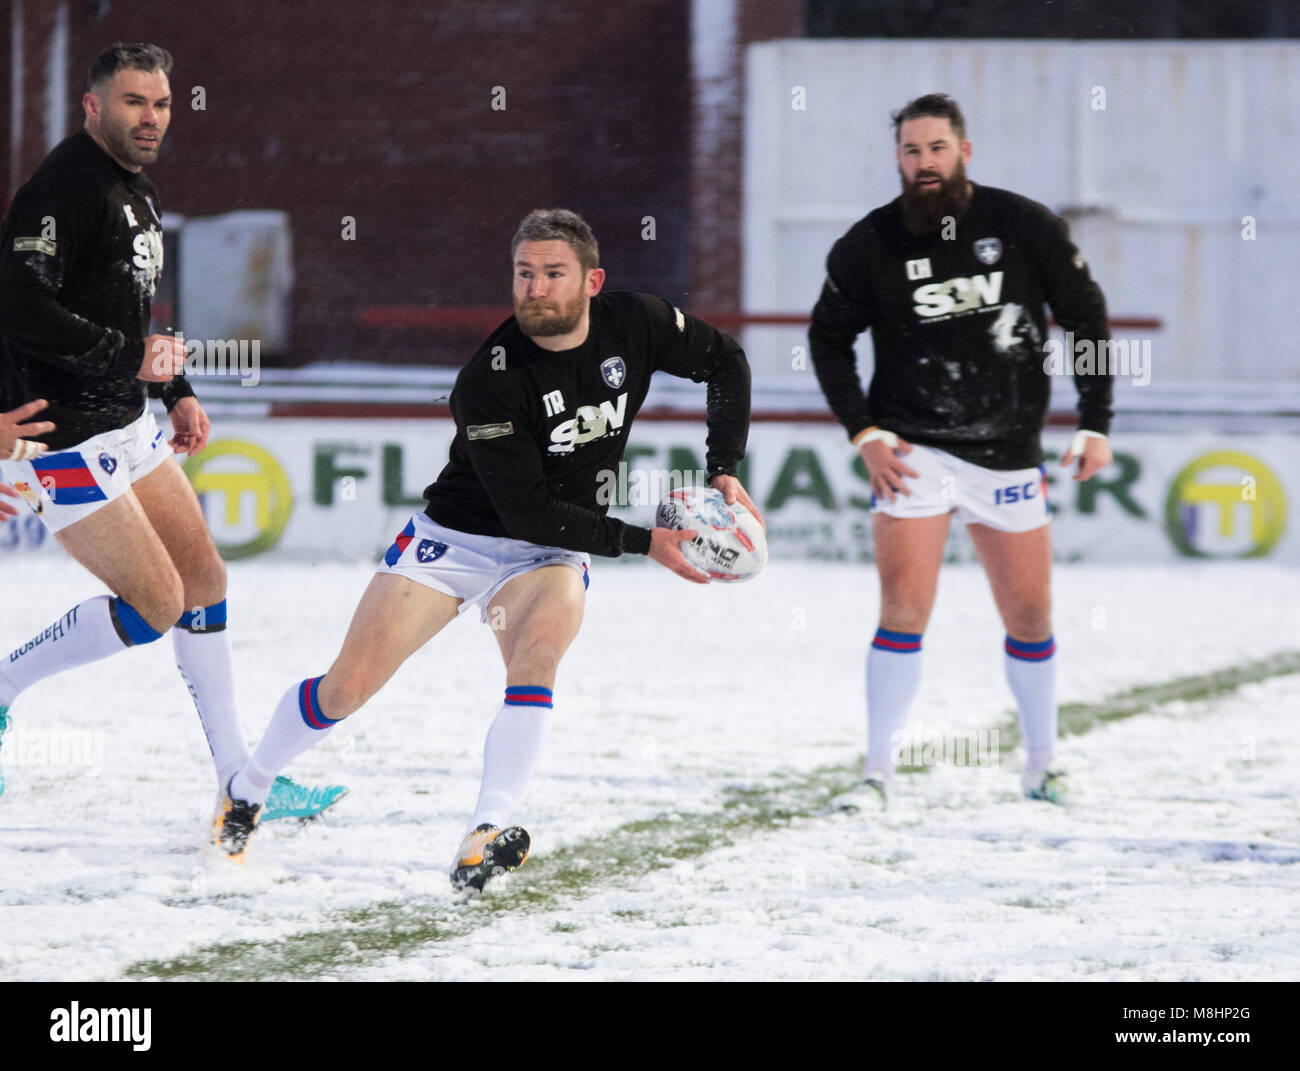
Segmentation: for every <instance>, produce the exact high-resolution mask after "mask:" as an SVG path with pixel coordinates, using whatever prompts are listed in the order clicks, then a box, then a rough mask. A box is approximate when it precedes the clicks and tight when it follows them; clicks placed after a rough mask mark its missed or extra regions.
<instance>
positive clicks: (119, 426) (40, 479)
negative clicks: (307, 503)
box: [0, 44, 342, 817]
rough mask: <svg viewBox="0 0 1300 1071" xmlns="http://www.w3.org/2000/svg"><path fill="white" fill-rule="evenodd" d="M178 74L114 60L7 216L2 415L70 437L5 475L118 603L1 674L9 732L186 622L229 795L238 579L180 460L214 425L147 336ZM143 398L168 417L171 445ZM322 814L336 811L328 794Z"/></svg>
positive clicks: (278, 804)
mask: <svg viewBox="0 0 1300 1071" xmlns="http://www.w3.org/2000/svg"><path fill="white" fill-rule="evenodd" d="M171 64H172V59H171V55H170V54H169V53H168V52H167V51H166V50H165V49H161V48H158V47H157V46H155V45H145V44H136V45H122V44H118V45H114V46H113V47H111V48H109V49H108V50H107V51H105V52H103V53H102V54H101V55H100V56H99V57H98V58H97V59H96V60H95V62H94V64H93V65H92V66H91V69H90V74H89V78H88V80H87V91H86V93H85V95H84V96H83V97H82V106H83V109H84V111H85V127H84V129H83V130H82V131H80V132H78V133H76V134H73V135H72V136H70V137H68V138H66V139H64V141H63V142H61V143H60V144H59V145H58V146H56V147H55V148H54V149H53V150H52V151H51V152H50V154H49V156H47V157H46V158H45V160H44V161H43V162H42V163H41V165H40V167H38V168H37V170H36V172H35V174H34V175H33V176H32V177H31V179H30V180H29V181H28V182H27V183H26V184H25V185H24V186H23V187H22V188H21V189H20V190H19V191H18V193H17V194H16V195H15V197H14V201H13V204H12V206H11V207H10V209H9V212H8V214H7V216H6V218H5V223H4V229H3V236H2V238H0V346H2V349H0V393H3V395H4V398H5V401H6V404H9V403H11V402H27V401H29V400H33V399H48V400H49V403H50V405H49V410H48V412H47V414H46V415H47V416H49V417H50V418H51V420H52V421H53V422H54V423H55V424H56V425H57V427H56V428H54V429H48V428H47V429H43V430H42V432H41V433H40V434H39V435H38V436H36V438H39V440H40V441H41V443H42V444H43V445H45V446H46V447H48V452H45V453H43V454H41V455H39V456H35V455H33V456H31V457H29V458H25V459H19V458H15V459H14V460H0V476H3V478H4V480H5V482H6V483H8V484H10V485H12V486H13V487H14V488H15V489H16V490H17V491H18V492H19V494H20V495H21V496H22V497H23V499H24V500H25V501H26V502H27V504H28V505H29V506H30V507H31V509H32V510H33V511H35V512H36V513H37V514H38V515H39V516H40V517H41V519H42V521H43V522H44V523H45V525H46V526H47V527H48V528H49V529H50V531H51V532H53V533H54V536H55V538H56V539H57V540H58V541H59V543H60V545H61V546H62V547H63V549H64V550H66V551H67V552H68V553H69V554H70V555H72V557H73V558H75V559H76V560H77V561H78V562H80V563H81V564H82V565H84V566H85V567H86V568H87V569H88V570H90V572H92V573H94V574H95V576H97V577H98V578H99V579H100V580H102V581H103V582H104V584H105V585H106V586H107V587H108V588H109V590H110V591H112V592H113V595H112V596H111V597H110V596H106V595H101V596H98V597H96V598H93V599H89V600H87V601H86V602H83V603H81V604H80V605H79V606H76V607H74V608H73V609H72V610H70V611H68V612H67V613H66V614H65V615H64V616H63V617H62V618H60V619H59V620H58V621H56V622H55V623H54V624H53V625H52V626H50V628H48V629H46V630H45V631H44V632H42V633H40V634H39V635H37V636H36V637H34V638H33V639H32V640H31V641H29V642H28V643H26V644H24V645H22V646H21V647H19V648H17V649H16V650H14V651H13V652H12V653H11V654H10V655H9V657H8V658H6V659H4V660H3V662H0V718H3V717H4V716H5V714H6V711H7V708H8V707H9V706H10V705H12V704H13V702H14V700H15V698H16V697H17V696H18V695H19V693H21V692H22V691H24V690H25V689H26V688H28V687H29V686H30V685H32V684H34V683H35V682H36V681H39V680H41V679H43V678H45V677H48V676H50V675H51V674H54V673H57V672H59V671H61V670H64V669H69V668H71V667H74V666H80V665H84V664H86V663H88V662H92V661H95V660H96V659H99V658H103V657H106V656H107V655H111V654H114V653H116V652H118V651H122V650H125V649H126V648H127V647H130V646H133V645H135V644H140V643H151V642H153V641H154V640H156V639H158V638H159V637H160V636H161V635H162V634H163V633H164V632H166V631H167V630H169V629H172V628H173V626H175V629H174V631H173V632H172V639H173V646H174V648H175V653H176V660H177V663H178V665H179V666H180V670H181V673H182V675H183V677H184V679H185V682H186V684H187V686H188V688H189V691H190V693H191V695H192V696H193V697H194V701H195V704H196V706H197V707H198V711H199V716H200V718H201V719H202V722H203V728H204V731H205V733H206V734H207V738H208V743H209V745H210V747H211V750H212V756H213V762H214V764H215V766H216V769H217V776H218V782H219V784H220V785H221V786H222V787H224V786H225V785H226V784H227V783H228V781H229V778H230V776H231V775H232V774H233V773H234V772H235V770H237V769H238V768H239V767H240V766H242V765H243V764H244V762H245V761H246V760H247V758H248V749H247V746H246V745H245V743H244V738H243V734H242V732H241V730H240V727H239V719H238V716H237V713H236V711H235V703H234V683H233V675H232V672H231V660H230V640H229V637H228V635H227V633H226V632H225V626H226V604H225V598H226V570H225V565H224V564H223V562H222V560H221V557H220V555H219V554H218V553H217V550H216V547H215V546H214V545H213V542H212V538H211V536H210V535H209V533H208V529H207V525H206V523H205V522H204V519H203V511H202V509H201V508H200V506H199V501H198V498H197V497H196V496H195V493H194V490H193V488H192V487H191V486H190V482H189V480H188V479H187V478H186V477H185V474H184V472H183V471H182V470H181V467H180V465H179V464H177V462H176V460H175V459H174V457H173V456H172V452H173V451H174V452H176V453H186V454H189V455H194V454H197V453H198V452H199V451H201V450H202V449H203V448H204V446H205V445H206V443H207V439H208V428H209V425H208V419H207V417H206V416H205V415H204V412H203V409H202V407H201V406H200V405H199V403H198V401H197V400H196V399H195V397H194V392H193V390H191V389H190V387H189V385H188V384H187V383H186V382H185V380H184V378H183V377H179V376H178V373H180V372H181V371H182V370H183V367H184V361H185V346H184V342H183V341H182V340H181V339H180V338H179V337H173V336H172V335H151V336H148V337H145V332H146V331H147V330H148V325H149V319H150V302H151V299H152V297H153V293H154V290H155V287H156V285H157V282H158V279H159V277H160V276H161V274H162V249H163V243H162V218H161V212H162V210H161V207H160V205H159V203H158V193H157V190H155V189H154V186H153V183H151V182H150V181H149V179H148V177H147V176H145V175H144V173H143V168H144V165H145V164H149V163H152V162H153V161H154V160H156V159H157V157H158V151H159V148H160V147H161V145H162V142H163V138H164V137H165V136H166V133H167V127H168V124H169V122H170V118H171V99H172V97H171V86H170V83H169V80H168V74H169V72H170V71H171ZM147 394H150V395H153V396H154V397H158V398H161V399H162V400H163V401H164V403H165V404H166V406H167V409H168V411H169V414H170V417H171V422H172V427H173V431H174V434H173V436H172V438H171V440H170V442H164V441H163V433H162V432H161V431H159V430H158V428H157V426H156V424H155V422H154V418H153V415H152V414H151V413H150V412H149V411H148V410H147V408H146V406H145V402H146V395H147ZM168 446H170V448H171V449H170V450H169V449H168ZM341 791H342V790H341V789H338V790H337V791H335V792H333V797H332V798H337V796H338V795H339V794H340V793H341ZM326 795H329V793H328V792H326ZM309 797H311V791H310V790H307V789H305V788H303V787H301V786H293V785H288V784H286V785H282V786H281V787H280V791H279V796H278V798H277V799H276V800H275V801H273V803H274V806H273V808H271V810H273V811H274V812H276V814H275V816H276V817H281V816H284V815H283V814H281V813H279V812H281V811H282V810H283V809H284V808H294V809H298V810H301V809H302V806H303V805H306V804H307V803H309V802H311V800H310V799H309ZM317 804H320V805H328V804H327V803H326V802H325V798H324V797H323V796H321V795H319V794H317V795H316V796H315V797H314V803H313V806H314V807H315V809H319V807H318V806H315V805H317ZM308 809H311V808H308Z"/></svg>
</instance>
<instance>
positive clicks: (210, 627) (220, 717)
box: [172, 599, 248, 787]
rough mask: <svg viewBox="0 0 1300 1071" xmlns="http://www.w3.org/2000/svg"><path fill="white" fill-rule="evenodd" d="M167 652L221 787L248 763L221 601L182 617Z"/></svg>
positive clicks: (197, 608) (186, 613)
mask: <svg viewBox="0 0 1300 1071" xmlns="http://www.w3.org/2000/svg"><path fill="white" fill-rule="evenodd" d="M172 649H173V650H174V651H175V652H176V668H177V669H179V670H180V671H181V677H182V678H183V679H184V681H185V684H186V687H188V688H189V690H190V695H191V696H192V697H193V699H194V706H195V708H196V709H197V710H198V712H199V721H200V722H201V723H202V724H203V732H204V735H205V736H207V738H208V748H209V750H210V751H211V752H212V762H213V764H214V765H215V766H216V768H217V782H218V783H219V784H220V785H221V786H222V787H225V784H226V782H227V781H229V780H230V775H231V774H233V773H234V772H235V771H236V770H238V769H239V768H240V767H241V766H243V765H244V764H245V763H246V762H247V761H248V744H247V742H245V740H244V731H243V729H241V728H240V726H239V713H238V711H236V709H235V672H234V669H233V667H232V665H231V658H230V635H229V633H227V632H226V600H225V599H222V600H221V601H220V602H219V603H216V604H215V605H212V606H200V607H196V608H195V609H193V610H187V611H186V612H185V613H183V614H182V615H181V619H180V620H179V621H177V622H176V627H175V628H174V629H172Z"/></svg>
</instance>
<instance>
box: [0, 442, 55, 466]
mask: <svg viewBox="0 0 1300 1071" xmlns="http://www.w3.org/2000/svg"><path fill="white" fill-rule="evenodd" d="M46 449H47V447H46V445H45V444H44V443H34V442H31V441H30V440H28V439H18V440H16V441H15V442H14V452H13V453H12V454H10V455H9V460H10V461H30V460H31V459H32V458H34V457H39V456H40V455H41V454H43V453H45V451H46Z"/></svg>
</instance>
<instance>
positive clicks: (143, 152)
mask: <svg viewBox="0 0 1300 1071" xmlns="http://www.w3.org/2000/svg"><path fill="white" fill-rule="evenodd" d="M103 129H104V141H105V142H107V143H108V147H109V149H111V150H112V152H113V155H114V156H116V157H117V158H118V159H119V160H125V161H126V162H127V163H129V164H130V165H131V166H132V167H144V165H145V164H152V163H154V162H155V161H156V160H157V159H158V149H159V148H160V147H161V146H162V137H161V136H159V138H158V140H157V142H155V143H154V147H153V148H152V149H145V148H142V147H141V146H139V145H137V144H136V143H135V141H134V139H133V138H132V135H133V134H134V133H135V131H133V130H132V129H131V128H130V127H129V126H109V125H107V124H106V125H105V126H104V128H103Z"/></svg>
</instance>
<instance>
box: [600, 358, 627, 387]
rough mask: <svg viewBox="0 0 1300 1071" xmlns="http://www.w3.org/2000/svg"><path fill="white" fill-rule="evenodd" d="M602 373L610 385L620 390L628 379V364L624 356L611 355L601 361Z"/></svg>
mask: <svg viewBox="0 0 1300 1071" xmlns="http://www.w3.org/2000/svg"><path fill="white" fill-rule="evenodd" d="M600 375H601V378H602V379H604V381H605V382H606V383H607V384H608V385H609V386H611V387H613V388H614V389H615V390H618V388H619V387H621V386H622V385H623V380H625V379H627V365H625V364H624V363H623V358H622V357H610V358H608V359H607V360H604V361H601V362H600Z"/></svg>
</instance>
